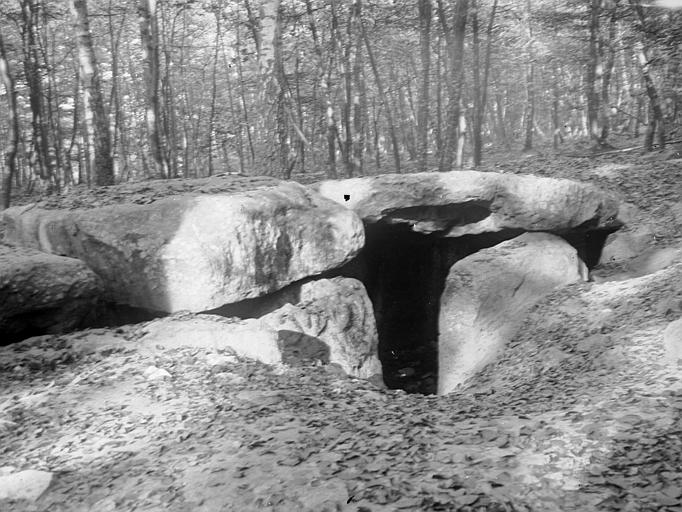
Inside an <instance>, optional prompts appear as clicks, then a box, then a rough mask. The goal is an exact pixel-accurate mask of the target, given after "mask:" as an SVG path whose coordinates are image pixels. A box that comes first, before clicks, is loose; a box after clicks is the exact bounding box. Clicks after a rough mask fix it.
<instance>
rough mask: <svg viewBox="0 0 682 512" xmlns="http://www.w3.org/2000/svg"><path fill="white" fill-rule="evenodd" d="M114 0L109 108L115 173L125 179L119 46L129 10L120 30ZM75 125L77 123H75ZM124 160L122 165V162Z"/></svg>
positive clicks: (110, 18)
mask: <svg viewBox="0 0 682 512" xmlns="http://www.w3.org/2000/svg"><path fill="white" fill-rule="evenodd" d="M113 7H114V1H113V0H109V3H108V4H107V23H108V29H109V44H110V45H111V101H110V102H109V110H110V111H112V110H113V117H114V127H113V130H112V140H111V153H112V158H113V165H114V174H116V172H117V171H118V174H119V176H120V177H122V178H123V180H125V177H126V176H127V175H128V143H127V135H126V132H127V130H126V129H125V127H124V123H125V119H124V116H123V110H122V109H121V97H120V96H121V95H120V85H119V46H120V42H121V35H122V33H123V28H124V26H125V21H126V18H127V13H128V10H127V9H126V10H125V11H124V13H123V19H122V20H121V23H120V25H119V26H118V30H116V29H115V28H114V24H113V19H114V9H113ZM74 126H75V125H74ZM119 162H122V164H123V165H122V166H121V163H119Z"/></svg>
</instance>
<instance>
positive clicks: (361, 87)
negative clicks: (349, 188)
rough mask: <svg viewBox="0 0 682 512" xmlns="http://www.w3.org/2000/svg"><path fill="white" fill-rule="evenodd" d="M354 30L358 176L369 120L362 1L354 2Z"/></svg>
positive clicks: (354, 164) (355, 156) (354, 106)
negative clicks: (363, 50)
mask: <svg viewBox="0 0 682 512" xmlns="http://www.w3.org/2000/svg"><path fill="white" fill-rule="evenodd" d="M353 5H354V9H353V29H354V30H355V43H354V45H355V60H354V62H353V83H354V86H355V94H354V96H353V168H354V170H355V173H356V174H359V175H360V176H362V175H363V174H364V171H363V167H364V162H363V157H364V153H365V131H366V125H367V123H366V120H367V88H366V85H365V78H364V76H365V75H364V69H363V68H364V61H363V55H362V26H361V21H362V0H354V4H353Z"/></svg>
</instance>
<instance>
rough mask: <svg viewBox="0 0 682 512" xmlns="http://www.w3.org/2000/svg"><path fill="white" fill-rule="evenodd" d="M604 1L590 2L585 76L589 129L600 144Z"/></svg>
mask: <svg viewBox="0 0 682 512" xmlns="http://www.w3.org/2000/svg"><path fill="white" fill-rule="evenodd" d="M601 3H602V0H590V14H589V16H590V17H589V24H588V27H589V32H590V34H589V45H588V61H587V72H586V75H585V97H586V99H587V128H588V132H589V134H590V138H591V139H592V140H594V141H595V143H597V144H599V140H600V136H601V130H600V129H599V93H598V92H597V82H598V81H599V79H600V78H601V71H600V69H601V67H600V62H599V60H600V59H599V51H598V41H599V15H600V13H601Z"/></svg>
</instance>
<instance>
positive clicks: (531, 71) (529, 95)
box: [523, 0, 535, 151]
mask: <svg viewBox="0 0 682 512" xmlns="http://www.w3.org/2000/svg"><path fill="white" fill-rule="evenodd" d="M525 15H526V16H525V17H526V36H527V37H528V46H527V52H526V58H527V62H526V108H525V111H524V114H523V118H524V120H525V123H526V127H525V128H526V129H525V133H526V135H525V140H524V143H523V150H524V151H530V150H531V149H533V128H534V126H535V55H534V52H533V26H532V24H531V0H527V1H526V13H525Z"/></svg>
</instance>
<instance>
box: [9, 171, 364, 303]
mask: <svg viewBox="0 0 682 512" xmlns="http://www.w3.org/2000/svg"><path fill="white" fill-rule="evenodd" d="M205 181H206V180H197V182H198V184H199V185H200V186H198V189H197V190H193V189H192V188H191V180H189V181H187V180H186V181H183V182H181V183H180V184H183V187H184V188H183V190H186V191H185V192H183V193H180V194H178V195H165V197H161V198H160V199H158V200H155V199H156V196H154V195H152V197H151V198H150V199H149V200H148V202H147V204H132V203H130V202H127V203H124V204H114V205H110V206H102V207H96V208H92V209H82V208H80V209H75V210H65V209H57V210H55V209H49V208H52V207H58V206H59V203H58V202H57V203H56V204H55V203H45V204H43V205H38V206H36V205H28V206H23V207H15V208H10V209H8V210H6V211H5V213H4V219H5V221H6V224H7V231H6V238H7V240H8V241H11V242H13V243H15V244H17V245H23V246H28V247H33V248H36V249H40V250H42V251H45V252H50V253H54V254H60V255H65V256H71V257H76V258H79V259H81V260H83V261H85V262H86V263H87V264H88V265H89V266H90V267H91V268H92V269H93V270H94V271H95V272H96V273H97V274H98V275H99V276H100V277H101V278H102V279H103V281H104V284H105V287H106V290H107V299H109V300H111V301H114V302H120V303H124V304H129V305H131V306H137V307H143V308H147V309H150V310H157V311H166V312H176V311H180V310H190V311H204V310H208V309H212V308H216V307H219V306H222V305H223V304H227V303H231V302H236V301H239V300H243V299H247V298H252V297H257V296H260V295H263V294H266V293H269V292H272V291H274V290H278V289H280V288H282V287H284V286H286V285H287V284H289V283H292V282H294V281H297V280H299V279H302V278H305V277H307V276H310V275H316V274H319V273H321V272H324V271H325V270H328V269H331V268H335V267H337V266H339V265H341V264H343V263H345V262H346V261H348V260H349V259H351V258H352V257H353V256H354V255H355V254H356V253H357V252H358V251H359V250H360V248H361V247H362V245H363V243H364V230H363V226H362V222H361V221H360V219H359V218H358V217H357V216H356V215H355V214H354V213H353V212H350V211H348V210H346V209H344V208H341V207H339V206H338V205H337V204H335V203H334V202H332V201H330V200H328V199H326V198H322V197H320V196H319V195H318V194H315V193H314V192H312V191H311V190H310V189H308V188H306V187H304V186H302V185H299V184H296V183H285V182H277V181H274V183H273V180H265V181H264V182H263V183H260V182H257V183H256V184H255V185H254V184H253V183H252V180H247V179H245V180H244V181H245V183H244V184H243V186H242V187H241V188H240V187H239V186H237V185H235V182H239V180H236V181H235V178H231V179H229V180H225V181H224V183H223V182H221V181H220V180H214V181H213V182H208V183H209V184H208V185H207V184H206V183H205ZM143 186H146V187H152V185H149V184H144V183H143V184H138V187H143ZM154 186H156V185H154ZM250 187H251V188H250ZM253 187H256V188H253ZM128 188H131V186H130V185H129V186H128ZM165 192H168V191H166V190H165V189H164V194H165ZM164 194H162V196H163V195H164ZM111 195H112V196H113V197H120V198H121V199H120V200H124V201H125V200H131V198H135V197H138V196H136V195H134V194H132V192H131V193H130V194H127V195H126V194H121V195H120V196H117V195H116V194H115V193H112V194H111ZM140 197H142V198H144V197H146V196H144V195H141V196H140ZM69 204H70V203H69Z"/></svg>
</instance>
